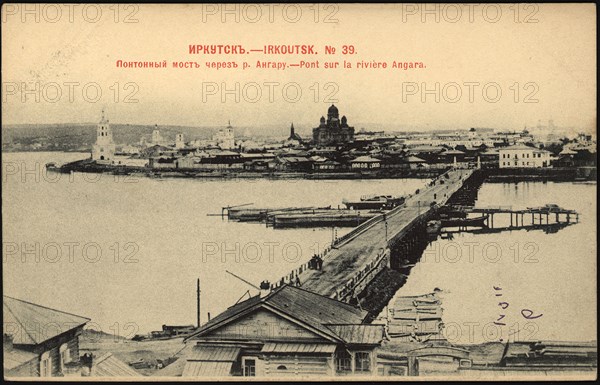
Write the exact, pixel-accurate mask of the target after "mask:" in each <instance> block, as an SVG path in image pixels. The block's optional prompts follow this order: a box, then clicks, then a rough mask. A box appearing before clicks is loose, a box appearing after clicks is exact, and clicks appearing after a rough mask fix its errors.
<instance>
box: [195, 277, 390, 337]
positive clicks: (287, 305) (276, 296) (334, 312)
mask: <svg viewBox="0 0 600 385" xmlns="http://www.w3.org/2000/svg"><path fill="white" fill-rule="evenodd" d="M261 307H265V308H267V309H268V308H271V309H273V310H275V311H277V312H280V313H283V314H285V315H286V316H288V317H290V318H292V319H294V320H295V321H296V322H299V323H302V324H305V325H307V326H309V327H312V328H314V329H316V330H317V331H319V332H320V333H321V334H323V335H325V336H327V337H329V339H331V340H335V341H341V342H348V343H357V342H356V341H357V339H358V338H359V337H358V335H359V334H360V335H363V334H364V335H365V336H366V337H367V338H368V341H373V340H374V339H377V337H373V334H371V333H374V334H377V331H373V332H372V331H371V329H364V328H359V326H363V325H361V324H362V322H363V320H364V319H365V317H366V316H367V312H366V311H364V310H360V309H359V308H357V307H355V306H352V305H349V304H347V303H344V302H340V301H337V300H334V299H331V298H328V297H325V296H321V295H319V294H315V293H313V292H310V291H308V290H305V289H302V288H299V287H295V286H290V285H283V286H281V287H279V288H277V289H274V290H273V291H271V292H270V293H269V294H268V295H266V296H264V297H262V298H261V297H260V295H257V296H254V297H251V298H249V299H247V300H246V301H243V302H240V303H237V304H235V305H233V306H231V307H230V308H228V309H227V310H225V311H224V312H222V313H221V314H219V315H218V316H217V317H215V318H213V319H212V320H211V321H210V322H208V323H207V324H205V325H204V326H202V327H201V328H200V329H198V330H197V331H196V332H195V333H193V334H192V335H190V336H189V337H188V338H186V341H187V340H189V339H190V338H193V337H195V336H199V335H202V334H204V333H205V332H207V331H209V330H212V329H216V328H218V327H220V326H222V325H224V324H226V323H228V322H229V321H232V320H233V319H235V318H237V317H238V316H241V315H245V314H247V313H249V312H252V311H253V310H255V309H258V308H261ZM340 321H343V322H345V324H344V326H341V325H339V323H340ZM331 325H337V326H331ZM349 325H352V327H350V326H349ZM374 329H377V328H374ZM374 329H373V330H374ZM379 329H381V327H380V326H379ZM338 333H339V334H338ZM379 333H380V334H381V333H382V331H380V332H379ZM346 337H348V338H350V337H351V339H352V341H346V340H345V338H346ZM380 340H381V339H379V341H380ZM377 343H378V342H377Z"/></svg>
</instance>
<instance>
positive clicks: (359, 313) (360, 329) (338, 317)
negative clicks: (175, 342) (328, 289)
mask: <svg viewBox="0 0 600 385" xmlns="http://www.w3.org/2000/svg"><path fill="white" fill-rule="evenodd" d="M366 316H367V312H366V311H363V310H361V309H359V308H357V307H354V306H352V305H349V304H346V303H343V302H339V301H336V300H333V299H331V298H328V297H324V296H321V295H318V294H315V293H312V292H310V291H307V290H305V289H301V288H299V287H295V286H289V285H283V286H281V287H278V288H276V289H274V290H273V291H269V290H262V291H261V294H259V295H257V296H255V297H252V298H249V299H248V300H245V301H243V302H240V303H237V304H235V305H233V306H232V307H230V308H228V309H227V310H225V311H224V312H223V313H221V314H220V315H218V316H217V317H215V318H214V319H212V320H211V321H210V322H208V323H207V324H205V325H203V326H202V327H201V328H200V329H198V330H197V331H196V332H195V333H193V334H192V335H190V336H189V337H188V338H187V339H186V340H185V341H186V343H187V344H188V347H187V349H188V353H187V354H186V355H185V357H182V358H181V360H185V364H184V363H183V362H180V363H179V367H180V368H181V370H182V372H181V375H182V376H184V377H222V376H246V377H255V376H256V377H271V378H286V377H293V378H304V377H315V376H318V377H323V376H343V375H349V374H354V375H356V374H365V375H374V374H376V373H377V361H376V350H377V348H378V347H379V346H380V345H381V342H382V340H383V338H384V329H383V328H384V326H383V325H371V324H364V323H363V321H364V320H365V318H366Z"/></svg>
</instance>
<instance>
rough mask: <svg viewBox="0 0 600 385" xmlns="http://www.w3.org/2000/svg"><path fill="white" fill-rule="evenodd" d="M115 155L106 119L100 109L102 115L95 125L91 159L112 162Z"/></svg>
mask: <svg viewBox="0 0 600 385" xmlns="http://www.w3.org/2000/svg"><path fill="white" fill-rule="evenodd" d="M114 156H115V143H114V142H113V136H112V130H111V129H110V124H109V122H108V119H107V118H106V116H105V114H104V109H102V117H101V118H100V122H99V123H98V126H97V127H96V144H94V145H93V147H92V160H95V161H96V162H99V163H112V160H113V158H114Z"/></svg>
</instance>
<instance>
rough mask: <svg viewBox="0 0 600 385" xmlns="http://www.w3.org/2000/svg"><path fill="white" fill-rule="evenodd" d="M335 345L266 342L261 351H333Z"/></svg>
mask: <svg viewBox="0 0 600 385" xmlns="http://www.w3.org/2000/svg"><path fill="white" fill-rule="evenodd" d="M335 348H336V346H335V345H330V344H301V343H266V344H265V345H264V346H263V348H262V350H261V353H329V354H331V353H333V352H334V351H335Z"/></svg>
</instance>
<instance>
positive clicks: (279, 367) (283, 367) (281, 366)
mask: <svg viewBox="0 0 600 385" xmlns="http://www.w3.org/2000/svg"><path fill="white" fill-rule="evenodd" d="M277 370H287V366H285V365H279V366H278V367H277Z"/></svg>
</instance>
